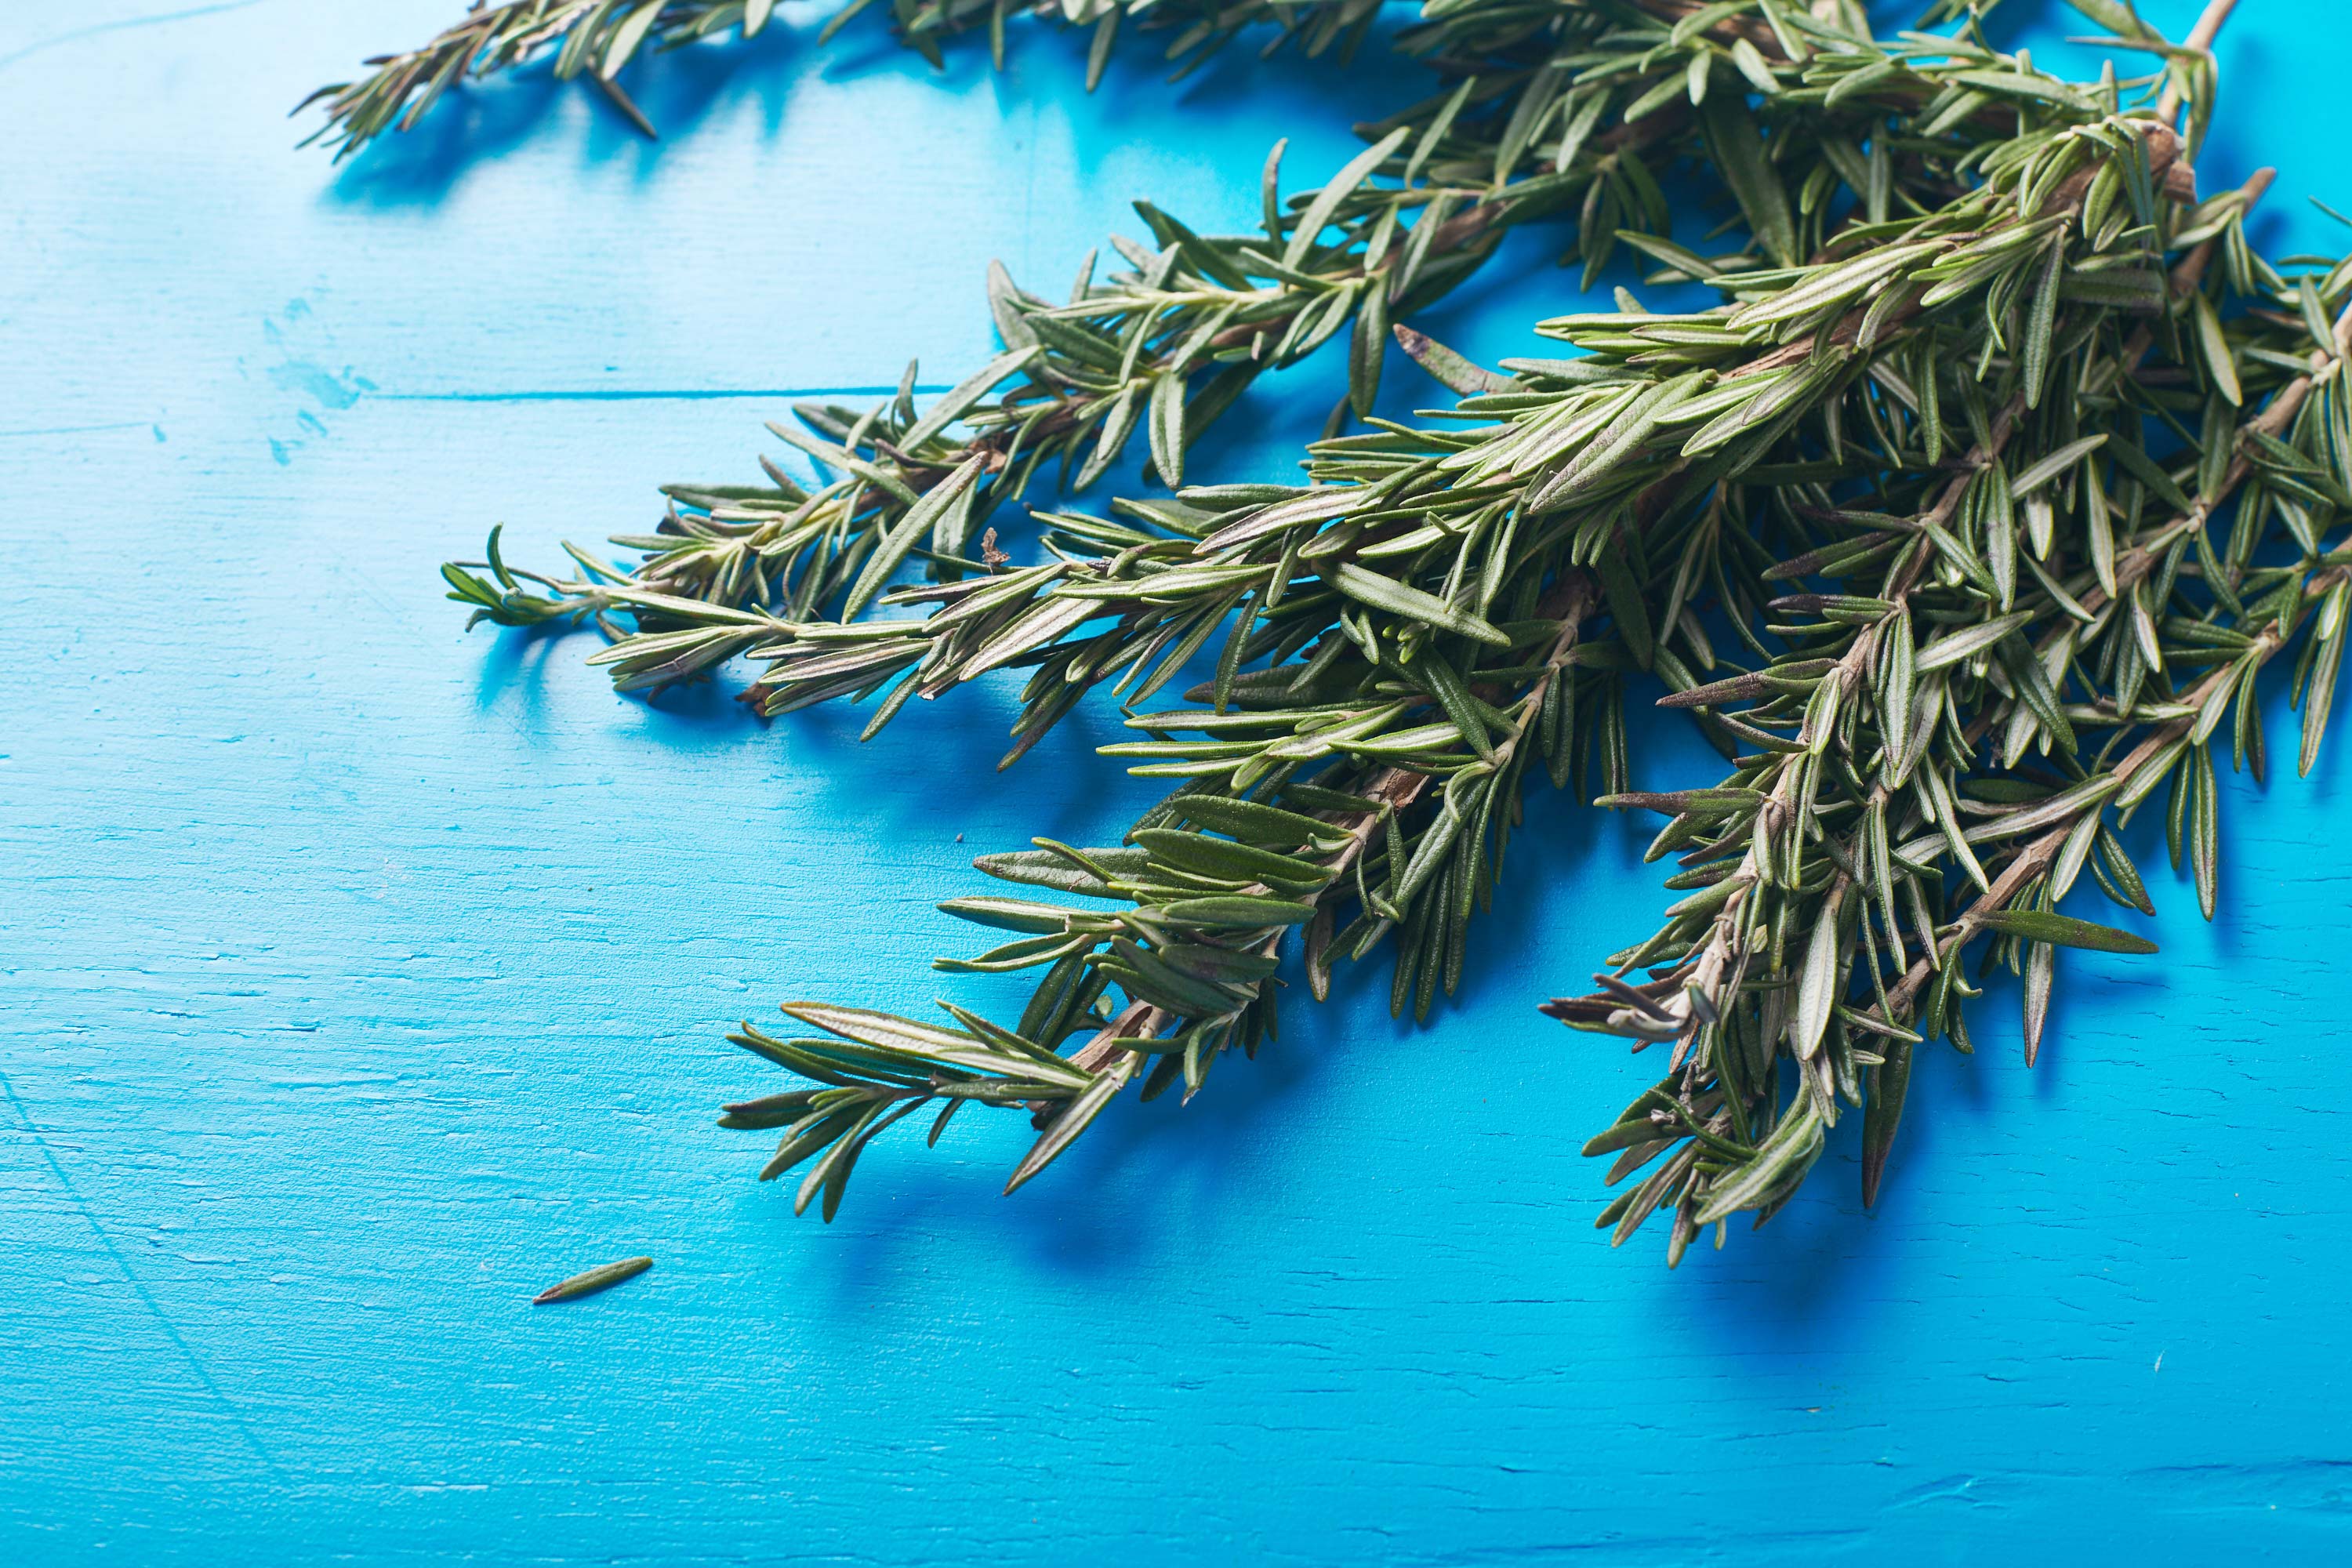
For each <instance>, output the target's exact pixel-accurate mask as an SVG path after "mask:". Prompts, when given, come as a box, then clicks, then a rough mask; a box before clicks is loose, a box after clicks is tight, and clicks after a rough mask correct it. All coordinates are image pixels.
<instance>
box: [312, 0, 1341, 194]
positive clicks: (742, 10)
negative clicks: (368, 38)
mask: <svg viewBox="0 0 2352 1568" xmlns="http://www.w3.org/2000/svg"><path fill="white" fill-rule="evenodd" d="M872 3H873V0H850V4H848V5H845V6H844V7H843V8H842V9H841V10H839V11H837V12H835V15H834V16H833V17H832V19H831V20H829V21H828V22H827V23H826V24H825V26H824V28H823V29H822V30H821V32H820V33H819V35H818V38H819V41H820V42H824V41H827V40H829V39H831V38H832V37H833V35H834V34H835V32H837V31H839V30H840V28H841V27H842V26H844V25H845V23H847V22H848V21H849V20H850V18H851V17H853V16H856V15H858V14H859V13H860V12H862V11H864V10H866V8H867V7H868V6H869V5H871V4H872ZM775 6H776V0H507V3H506V4H502V5H489V4H485V3H484V0H474V4H473V5H472V7H471V8H470V9H469V10H468V11H467V14H466V16H465V17H464V19H463V20H461V21H458V22H457V23H455V24H454V25H452V26H449V27H446V28H445V29H444V30H443V31H441V32H440V33H438V34H436V36H435V37H433V39H432V41H431V42H429V43H426V44H425V45H424V46H422V47H418V48H414V49H409V50H406V51H404V52H402V53H398V54H389V55H377V56H374V57H373V58H370V59H368V60H367V61H365V62H364V63H365V64H366V65H367V66H368V67H369V68H370V69H369V72H368V74H367V75H366V76H364V77H362V78H360V79H357V80H353V81H345V82H333V83H330V84H329V85H327V86H325V87H322V88H320V89H318V90H317V91H315V92H313V93H311V94H310V96H309V97H307V98H305V99H304V100H302V101H301V102H300V103H299V104H296V105H295V106H294V112H296V113H298V114H299V113H300V112H301V111H302V110H305V109H308V108H309V107H310V105H312V104H314V103H319V102H324V103H325V105H326V109H327V122H326V123H325V124H324V125H322V126H320V128H319V129H318V130H317V131H315V132H311V134H310V136H308V137H305V138H304V139H303V144H304V145H306V146H307V145H309V143H310V142H315V141H320V140H321V139H323V140H325V141H326V142H327V143H328V144H329V145H330V146H331V147H333V148H334V150H335V157H336V160H337V161H338V162H340V161H341V160H342V159H344V158H347V157H349V156H350V155H351V154H352V153H356V152H358V151H359V150H360V149H361V148H362V147H363V146H365V145H367V143H368V142H372V141H373V140H374V139H375V138H376V137H378V136H380V135H382V134H383V132H386V131H392V130H399V131H412V130H414V129H415V127H416V122H417V121H419V120H421V119H423V118H424V116H425V113H426V112H427V111H429V110H431V109H432V107H433V105H434V104H435V103H436V102H437V101H439V100H440V98H441V96H442V94H444V93H445V92H446V91H448V89H450V88H451V87H452V86H454V85H456V84H457V83H458V82H459V81H462V80H464V79H467V78H468V77H470V78H472V79H476V80H481V79H485V78H488V77H492V76H496V75H498V74H499V73H500V72H502V71H508V70H512V69H514V68H517V67H519V66H520V65H522V64H523V63H524V62H525V61H527V60H530V59H531V58H535V57H537V56H539V55H541V54H544V53H545V52H547V51H548V50H551V49H552V50H554V51H555V66H554V71H555V77H556V79H557V80H559V81H570V80H572V79H576V78H582V77H584V78H586V79H588V80H589V81H591V82H593V83H594V84H595V85H596V86H597V87H598V88H599V89H602V90H603V91H604V93H605V94H606V96H608V97H609V98H610V99H611V100H613V103H614V106H615V107H617V108H618V109H619V110H621V112H622V113H623V114H625V115H626V116H627V117H628V120H629V121H630V123H632V124H634V125H635V127H636V128H637V129H638V130H639V131H641V132H644V133H645V134H646V135H647V136H652V135H654V134H655V131H654V127H653V123H652V121H648V120H647V119H646V117H645V115H644V114H643V113H642V112H640V111H639V110H638V109H637V106H636V105H635V103H634V102H633V101H631V100H630V99H629V96H628V94H627V93H626V92H625V91H624V90H623V89H622V88H621V85H620V82H619V80H618V78H619V76H620V73H621V71H622V69H623V68H625V67H626V66H627V65H628V64H629V62H630V61H631V60H633V59H635V58H637V57H638V56H639V55H641V54H644V53H646V52H648V51H651V50H660V49H673V48H677V47H682V46H684V45H687V44H691V43H696V42H698V41H699V40H701V39H704V38H709V37H716V36H718V35H719V34H721V33H724V32H727V31H729V30H730V29H734V30H736V31H737V32H738V33H739V34H740V36H741V37H744V38H752V37H758V36H759V34H760V33H761V30H762V29H764V28H765V27H766V26H767V25H768V23H769V21H770V19H771V18H772V16H773V15H774V12H775ZM1379 9H1380V0H1023V3H1020V4H1015V3H1014V0H894V3H893V5H892V6H891V12H892V15H891V26H892V28H893V30H894V31H895V32H896V34H897V35H898V39H899V41H900V42H901V43H903V44H904V45H906V47H908V48H910V49H913V50H915V51H916V52H917V53H918V54H920V55H921V56H922V57H923V58H925V59H927V60H929V62H930V63H931V64H932V65H934V66H938V65H940V64H943V63H944V58H943V56H942V54H941V52H940V50H941V45H943V44H944V43H946V42H948V41H949V40H950V39H952V38H955V37H960V36H961V35H963V34H966V33H970V32H973V31H976V30H982V29H985V31H986V33H987V35H988V41H989V51H990V54H991V56H992V58H994V60H995V62H996V64H997V66H998V68H1000V69H1001V68H1003V64H1004V27H1005V23H1006V21H1007V19H1008V18H1010V17H1012V16H1020V15H1027V16H1038V17H1045V18H1049V19H1052V20H1055V21H1058V22H1062V23H1066V24H1067V25H1069V26H1080V27H1086V28H1088V29H1090V41H1089V43H1088V47H1087V90H1088V91H1090V92H1091V91H1092V90H1094V88H1095V86H1096V85H1097V82H1099V81H1100V79H1101V78H1102V72H1103V68H1104V66H1105V65H1106V64H1107V63H1108V60H1109V58H1110V49H1111V46H1112V44H1113V42H1114V41H1115V40H1116V39H1117V37H1118V30H1119V26H1120V24H1121V22H1122V21H1123V20H1124V19H1126V18H1127V17H1129V16H1133V17H1135V18H1136V19H1137V26H1142V27H1151V28H1160V29H1178V36H1177V37H1176V38H1175V39H1174V40H1173V41H1172V42H1171V44H1170V45H1169V47H1168V50H1167V58H1169V59H1170V60H1172V61H1177V62H1180V64H1179V68H1178V71H1177V74H1178V75H1179V76H1181V75H1182V74H1184V72H1186V71H1189V70H1191V69H1192V68H1194V67H1196V66H1198V65H1200V64H1201V63H1202V62H1203V61H1205V60H1206V59H1208V58H1210V57H1211V56H1212V55H1213V54H1214V53H1215V52H1216V51H1217V50H1218V49H1220V48H1222V47H1223V46H1224V45H1225V44H1226V43H1227V42H1229V41H1231V40H1232V39H1233V38H1234V37H1235V36H1236V35H1238V34H1240V33H1242V32H1243V31H1244V30H1246V29H1248V28H1250V27H1252V26H1257V25H1260V24H1272V25H1274V26H1276V27H1278V28H1279V29H1280V31H1279V34H1278V36H1277V37H1276V38H1275V40H1274V43H1273V45H1271V46H1269V47H1279V46H1280V45H1282V44H1284V43H1286V42H1288V41H1290V40H1292V39H1297V41H1298V42H1299V45H1300V47H1301V48H1302V49H1303V50H1304V52H1305V53H1307V55H1309V56H1314V55H1319V54H1321V53H1323V52H1324V51H1326V50H1327V49H1329V48H1331V47H1334V46H1335V45H1336V46H1338V47H1339V50H1340V52H1341V54H1342V56H1343V57H1344V56H1346V55H1347V54H1349V53H1351V52H1352V51H1353V50H1354V48H1355V47H1357V46H1358V45H1359V44H1360V43H1361V42H1362V40H1363V37H1364V35H1365V33H1366V32H1367V31H1368V30H1369V29H1370V25H1371V21H1372V19H1373V17H1374V16H1375V15H1377V13H1378V11H1379Z"/></svg>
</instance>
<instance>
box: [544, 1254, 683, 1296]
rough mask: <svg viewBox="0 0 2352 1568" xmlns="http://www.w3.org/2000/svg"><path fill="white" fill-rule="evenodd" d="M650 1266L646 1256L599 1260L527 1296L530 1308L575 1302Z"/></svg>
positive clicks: (650, 1263)
mask: <svg viewBox="0 0 2352 1568" xmlns="http://www.w3.org/2000/svg"><path fill="white" fill-rule="evenodd" d="M653 1266H654V1260H653V1259H652V1258H622V1259H621V1260H620V1261H619V1262H617V1263H601V1264H598V1265H597V1266H596V1267H595V1268H591V1269H588V1270H587V1271H586V1272H584V1273H580V1274H574V1275H573V1276H572V1278H571V1279H565V1280H562V1281H561V1282H559V1283H557V1284H553V1285H550V1286H549V1287H548V1288H547V1289H544V1290H541V1292H540V1293H539V1294H538V1295H536V1296H533V1297H532V1298H531V1299H530V1304H531V1305H532V1306H534V1307H547V1306H552V1305H553V1304H555V1303H556V1302H558V1301H577V1300H580V1298H581V1297H583V1296H593V1295H595V1294H596V1293H597V1292H598V1291H600V1290H610V1289H612V1288H613V1287H614V1286H615V1285H618V1284H620V1283H621V1282H622V1281H623V1280H625V1279H635V1278H636V1277H637V1276H638V1275H640V1274H643V1273H644V1272H645V1271H646V1269H648V1268H652V1267H653Z"/></svg>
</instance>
